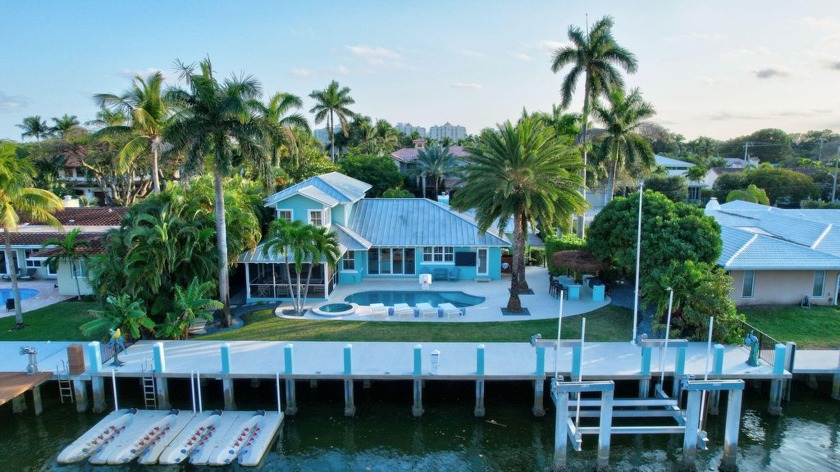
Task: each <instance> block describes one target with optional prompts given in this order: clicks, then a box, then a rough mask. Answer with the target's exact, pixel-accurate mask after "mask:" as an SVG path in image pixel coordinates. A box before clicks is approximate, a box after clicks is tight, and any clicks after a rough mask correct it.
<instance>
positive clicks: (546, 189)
mask: <svg viewBox="0 0 840 472" xmlns="http://www.w3.org/2000/svg"><path fill="white" fill-rule="evenodd" d="M467 152H469V154H470V155H469V156H467V157H465V158H464V160H465V161H466V163H467V165H466V167H465V169H464V174H465V177H464V179H463V181H464V182H465V185H464V187H463V188H461V189H460V190H459V191H458V192H457V193H455V195H454V196H453V199H452V201H451V204H452V207H453V208H455V209H456V210H459V211H465V210H468V209H475V212H476V213H475V214H476V220H477V223H478V226H479V229H480V230H481V231H486V230H487V229H488V228H490V227H491V226H492V225H493V224H498V225H499V228H500V229H502V228H503V227H504V225H505V224H506V222H507V221H508V220H510V219H513V240H514V242H513V266H512V268H511V290H510V299H509V300H508V304H507V309H508V310H509V311H513V312H518V311H521V310H522V303H521V301H520V299H519V292H522V291H527V290H528V283H527V282H526V281H525V238H526V235H527V228H528V225H529V224H530V225H531V226H532V227H536V226H537V222H539V223H541V224H542V225H543V226H544V227H556V226H557V224H558V223H559V222H560V221H562V220H564V219H566V218H568V217H569V216H570V215H571V214H572V213H574V212H582V211H584V210H585V208H586V201H585V200H584V199H583V197H582V196H581V195H580V194H579V193H578V192H577V189H578V188H579V187H580V185H581V184H582V183H583V182H582V179H581V177H580V176H579V175H577V174H576V172H577V171H579V170H580V168H581V159H580V155H579V154H577V152H576V151H575V150H574V148H571V147H568V146H565V145H563V144H562V143H561V141H560V140H559V139H558V137H557V135H556V134H555V133H554V132H553V131H552V130H551V129H549V128H548V127H546V126H545V124H543V123H542V122H541V121H540V120H536V119H531V118H528V119H524V120H521V121H520V122H519V123H518V124H517V125H516V126H514V125H513V124H511V123H510V122H509V121H508V122H505V123H504V124H501V125H499V126H498V129H497V130H496V131H493V130H488V131H484V132H482V134H481V138H480V140H479V143H478V144H477V145H475V146H469V147H468V148H467Z"/></svg>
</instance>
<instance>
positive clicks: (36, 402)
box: [21, 385, 44, 416]
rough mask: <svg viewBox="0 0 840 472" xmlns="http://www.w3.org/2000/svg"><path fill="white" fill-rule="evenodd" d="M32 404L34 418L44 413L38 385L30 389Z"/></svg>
mask: <svg viewBox="0 0 840 472" xmlns="http://www.w3.org/2000/svg"><path fill="white" fill-rule="evenodd" d="M21 396H23V395H21ZM32 404H33V406H34V409H35V415H36V416H37V415H40V414H41V413H43V412H44V406H43V404H42V403H41V387H40V386H39V385H36V386H34V387H32Z"/></svg>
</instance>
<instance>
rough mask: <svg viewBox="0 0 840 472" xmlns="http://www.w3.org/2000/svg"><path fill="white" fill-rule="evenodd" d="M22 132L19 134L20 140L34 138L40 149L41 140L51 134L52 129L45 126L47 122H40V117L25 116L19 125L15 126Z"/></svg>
mask: <svg viewBox="0 0 840 472" xmlns="http://www.w3.org/2000/svg"><path fill="white" fill-rule="evenodd" d="M15 126H17V127H18V128H20V129H22V130H23V133H21V134H20V137H21V139H24V138H35V141H36V142H37V143H38V147H41V138H45V137H47V136H49V135H50V134H51V133H52V128H50V127H49V126H47V121H46V120H42V119H41V117H40V116H38V115H35V116H27V117H26V118H24V119H23V122H22V123H21V124H19V125H15Z"/></svg>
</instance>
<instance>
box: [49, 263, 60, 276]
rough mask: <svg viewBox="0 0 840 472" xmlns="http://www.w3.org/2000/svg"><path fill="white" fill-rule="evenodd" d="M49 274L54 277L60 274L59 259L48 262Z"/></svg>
mask: <svg viewBox="0 0 840 472" xmlns="http://www.w3.org/2000/svg"><path fill="white" fill-rule="evenodd" d="M47 275H48V276H53V277H54V276H56V275H58V261H53V262H52V263H50V264H47Z"/></svg>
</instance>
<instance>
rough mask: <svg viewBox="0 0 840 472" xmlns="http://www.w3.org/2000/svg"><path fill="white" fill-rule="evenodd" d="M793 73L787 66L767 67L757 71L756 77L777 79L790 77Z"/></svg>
mask: <svg viewBox="0 0 840 472" xmlns="http://www.w3.org/2000/svg"><path fill="white" fill-rule="evenodd" d="M790 75H791V72H790V69H788V68H786V67H765V68H763V69H758V70H757V71H755V77H756V78H758V79H775V78H781V77H788V76H790Z"/></svg>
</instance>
